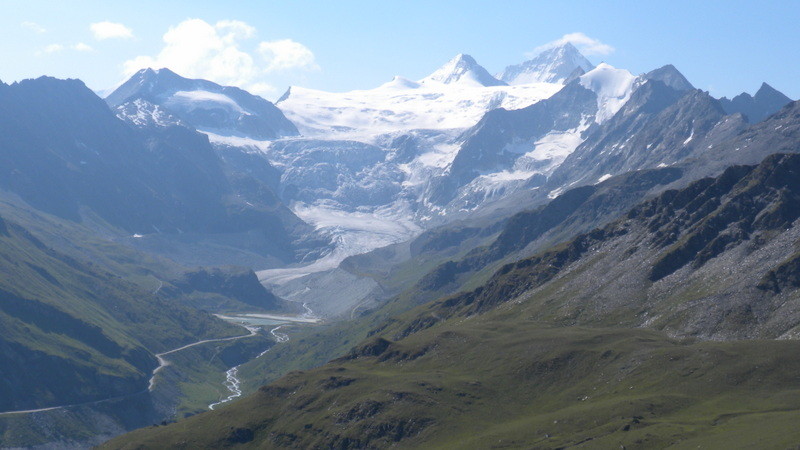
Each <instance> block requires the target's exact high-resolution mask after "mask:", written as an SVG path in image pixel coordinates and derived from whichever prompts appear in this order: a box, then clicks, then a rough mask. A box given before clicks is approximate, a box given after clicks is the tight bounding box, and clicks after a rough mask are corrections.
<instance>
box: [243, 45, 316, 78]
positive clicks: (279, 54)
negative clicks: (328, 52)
mask: <svg viewBox="0 0 800 450" xmlns="http://www.w3.org/2000/svg"><path fill="white" fill-rule="evenodd" d="M258 52H259V53H260V54H261V56H262V57H263V58H264V59H265V60H266V61H267V67H266V69H265V70H266V71H268V72H272V71H274V70H288V69H310V70H316V69H319V66H317V64H316V63H315V62H314V54H313V53H311V50H309V49H308V47H306V46H305V45H303V44H301V43H299V42H295V41H293V40H291V39H281V40H278V41H269V42H262V43H260V44H258Z"/></svg>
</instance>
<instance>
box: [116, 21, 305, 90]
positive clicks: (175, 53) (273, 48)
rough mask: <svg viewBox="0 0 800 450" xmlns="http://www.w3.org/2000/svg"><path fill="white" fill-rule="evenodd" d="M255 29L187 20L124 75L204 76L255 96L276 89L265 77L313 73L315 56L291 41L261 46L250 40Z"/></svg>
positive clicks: (129, 65)
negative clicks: (158, 72)
mask: <svg viewBox="0 0 800 450" xmlns="http://www.w3.org/2000/svg"><path fill="white" fill-rule="evenodd" d="M255 35H256V29H255V28H254V27H252V26H250V25H248V24H247V23H245V22H242V21H238V20H222V21H219V22H217V23H216V24H213V25H212V24H210V23H208V22H206V21H204V20H201V19H187V20H184V21H183V22H181V23H179V24H177V25H175V26H174V27H170V28H169V30H167V32H166V33H165V34H164V37H163V40H164V47H163V48H162V49H161V51H160V52H159V53H158V55H156V56H148V55H142V56H137V57H135V58H133V59H130V60H128V61H125V63H124V64H123V72H124V75H125V76H130V75H133V74H134V73H135V72H136V71H138V70H140V69H144V68H147V67H150V68H154V69H159V68H162V67H167V68H169V69H171V70H173V71H175V72H176V73H178V74H180V75H182V76H185V77H189V78H203V79H207V80H211V81H214V82H216V83H219V84H224V85H233V86H239V87H241V88H243V89H247V90H249V91H251V92H253V93H256V94H267V93H272V92H274V91H275V88H274V87H272V86H271V85H270V84H269V82H268V80H267V75H268V74H270V73H274V72H277V71H286V70H290V69H301V70H313V69H317V68H318V66H317V65H316V63H315V62H314V53H312V52H311V50H309V49H308V47H306V46H304V45H303V44H300V43H298V42H295V41H292V40H291V39H283V40H278V41H270V42H260V43H258V44H257V45H254V43H252V42H248V41H250V40H252V39H253V38H254V37H255Z"/></svg>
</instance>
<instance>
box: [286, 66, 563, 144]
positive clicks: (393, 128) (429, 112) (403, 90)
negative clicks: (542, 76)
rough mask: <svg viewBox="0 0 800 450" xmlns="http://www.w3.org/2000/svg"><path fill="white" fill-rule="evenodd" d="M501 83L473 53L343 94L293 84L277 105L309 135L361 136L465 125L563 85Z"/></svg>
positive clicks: (542, 96) (528, 102) (537, 98)
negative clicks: (419, 75) (415, 76)
mask: <svg viewBox="0 0 800 450" xmlns="http://www.w3.org/2000/svg"><path fill="white" fill-rule="evenodd" d="M503 84H504V83H502V82H500V81H498V80H496V79H495V78H493V77H492V76H491V75H489V73H488V72H487V71H486V69H484V68H483V67H481V66H480V65H478V64H477V63H476V62H475V60H474V59H472V58H471V57H470V56H468V55H458V56H456V57H455V58H453V59H452V60H451V61H449V62H448V63H446V64H445V65H444V66H442V67H441V68H439V69H438V70H436V71H435V72H433V73H432V74H431V75H429V76H428V77H425V78H423V79H422V80H420V81H419V82H415V81H411V80H408V79H406V78H402V77H399V76H398V77H394V79H393V80H392V81H390V82H388V83H386V84H383V85H381V86H379V87H377V88H375V89H368V90H357V91H350V92H342V93H334V92H324V91H318V90H313V89H306V88H300V87H295V86H292V87H291V88H289V90H288V91H287V92H286V94H284V95H283V97H281V99H280V100H278V102H277V106H278V107H279V108H280V109H281V110H282V111H283V112H284V114H285V115H286V116H287V117H288V118H289V119H290V120H291V121H292V122H294V123H295V124H296V125H297V126H298V128H299V129H300V131H301V132H302V134H304V135H306V136H314V137H322V136H324V137H326V138H358V137H361V138H363V137H364V136H368V135H378V134H384V133H391V132H398V131H408V130H415V129H439V130H441V129H452V128H467V127H470V126H473V125H475V124H476V123H477V122H478V120H480V118H481V117H482V116H483V115H484V114H485V113H486V112H487V111H490V110H492V109H495V108H505V109H519V108H523V107H525V106H529V105H531V104H533V103H536V102H537V101H539V100H542V99H544V98H548V97H550V96H551V95H553V94H554V93H556V92H558V90H559V89H561V87H562V86H561V85H559V84H556V83H531V84H526V85H519V86H504V85H503Z"/></svg>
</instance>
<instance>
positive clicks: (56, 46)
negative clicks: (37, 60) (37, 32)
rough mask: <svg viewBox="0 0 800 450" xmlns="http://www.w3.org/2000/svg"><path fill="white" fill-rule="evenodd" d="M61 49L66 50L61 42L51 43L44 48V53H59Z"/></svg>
mask: <svg viewBox="0 0 800 450" xmlns="http://www.w3.org/2000/svg"><path fill="white" fill-rule="evenodd" d="M61 50H64V46H63V45H61V44H50V45H48V46H47V47H45V48H44V50H42V52H44V53H58V52H60V51H61Z"/></svg>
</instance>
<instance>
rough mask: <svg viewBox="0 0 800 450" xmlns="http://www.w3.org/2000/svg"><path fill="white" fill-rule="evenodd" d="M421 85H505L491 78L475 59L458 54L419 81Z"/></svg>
mask: <svg viewBox="0 0 800 450" xmlns="http://www.w3.org/2000/svg"><path fill="white" fill-rule="evenodd" d="M420 83H422V84H432V83H442V84H459V85H466V86H484V87H486V86H505V85H506V83H505V82H503V81H500V80H498V79H497V78H495V77H493V76H492V75H491V74H490V73H489V72H488V71H487V70H486V69H484V68H483V66H481V65H480V64H478V63H477V61H475V58H473V57H472V56H469V55H465V54H463V53H459V54H458V55H456V57H455V58H453V59H451V60H450V61H448V62H447V63H446V64H445V65H443V66H442V67H440V68H439V69H437V70H436V71H435V72H433V73H432V74H430V75H428V76H427V77H425V78H423V79H422V80H420Z"/></svg>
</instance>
